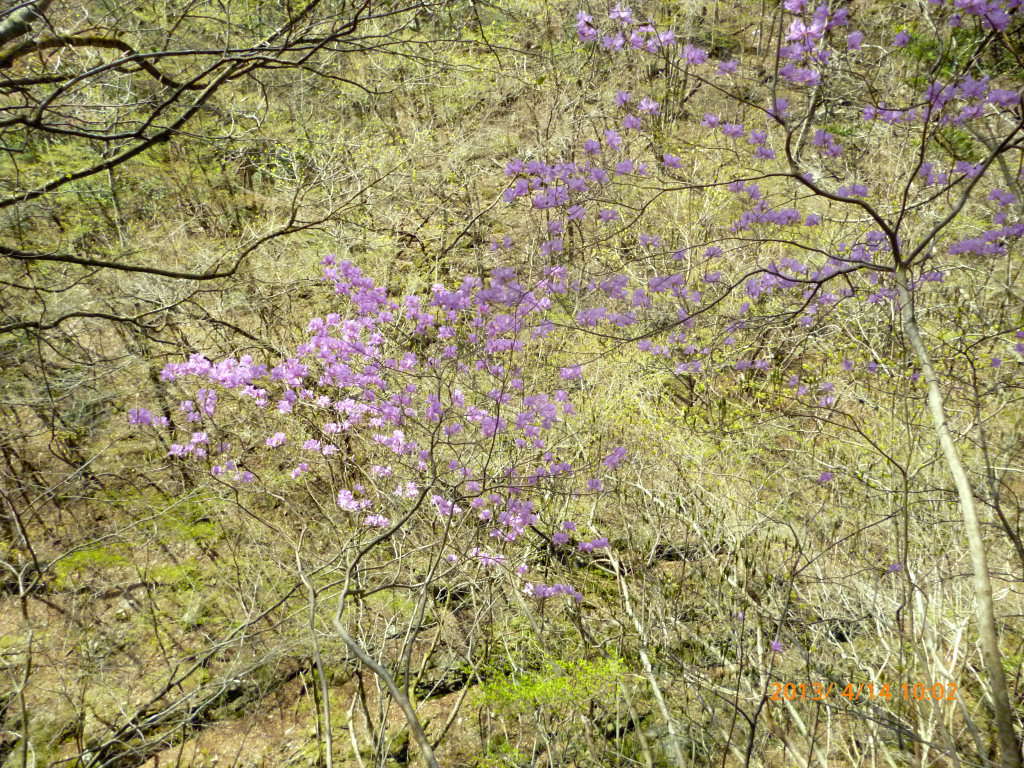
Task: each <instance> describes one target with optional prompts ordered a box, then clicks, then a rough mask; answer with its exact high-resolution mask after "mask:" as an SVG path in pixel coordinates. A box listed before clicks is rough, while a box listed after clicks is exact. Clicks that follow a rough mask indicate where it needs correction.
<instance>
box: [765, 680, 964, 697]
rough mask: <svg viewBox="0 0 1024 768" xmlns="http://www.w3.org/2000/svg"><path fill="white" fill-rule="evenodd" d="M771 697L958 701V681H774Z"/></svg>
mask: <svg viewBox="0 0 1024 768" xmlns="http://www.w3.org/2000/svg"><path fill="white" fill-rule="evenodd" d="M770 688H771V690H770V691H769V695H768V698H769V699H770V700H772V701H782V700H783V699H785V700H786V701H794V700H798V701H828V700H829V697H830V696H835V697H836V698H840V697H841V698H844V699H848V700H849V701H874V700H876V699H885V700H886V701H890V700H892V699H894V698H895V699H901V698H902V699H903V700H904V701H956V683H945V684H943V683H935V685H925V684H924V683H903V684H902V685H899V686H896V685H893V686H890V685H889V683H886V684H885V685H875V684H874V683H861V684H860V685H854V684H853V683H848V684H847V685H846V686H845V687H843V686H841V685H837V684H836V683H772V684H771V686H770Z"/></svg>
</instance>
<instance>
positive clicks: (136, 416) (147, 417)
mask: <svg viewBox="0 0 1024 768" xmlns="http://www.w3.org/2000/svg"><path fill="white" fill-rule="evenodd" d="M128 423H129V424H139V425H143V424H144V425H146V426H150V425H152V423H153V414H152V413H150V412H149V411H147V410H146V409H145V408H129V409H128Z"/></svg>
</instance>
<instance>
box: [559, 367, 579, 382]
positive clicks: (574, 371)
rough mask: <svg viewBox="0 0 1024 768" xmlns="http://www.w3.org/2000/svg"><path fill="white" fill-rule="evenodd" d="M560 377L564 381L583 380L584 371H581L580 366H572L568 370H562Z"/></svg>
mask: <svg viewBox="0 0 1024 768" xmlns="http://www.w3.org/2000/svg"><path fill="white" fill-rule="evenodd" d="M558 375H559V376H561V377H562V378H563V379H567V380H569V381H572V380H573V379H582V378H583V371H581V370H580V366H578V365H570V366H569V367H567V368H562V369H560V370H559V372H558Z"/></svg>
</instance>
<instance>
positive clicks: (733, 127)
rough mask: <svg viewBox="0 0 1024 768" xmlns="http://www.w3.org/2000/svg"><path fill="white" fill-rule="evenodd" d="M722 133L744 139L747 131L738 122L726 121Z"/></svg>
mask: <svg viewBox="0 0 1024 768" xmlns="http://www.w3.org/2000/svg"><path fill="white" fill-rule="evenodd" d="M722 133H724V134H725V135H726V136H728V137H729V138H732V139H742V138H743V135H744V134H745V133H746V131H744V130H743V126H742V125H737V124H736V123H726V124H725V125H723V126H722Z"/></svg>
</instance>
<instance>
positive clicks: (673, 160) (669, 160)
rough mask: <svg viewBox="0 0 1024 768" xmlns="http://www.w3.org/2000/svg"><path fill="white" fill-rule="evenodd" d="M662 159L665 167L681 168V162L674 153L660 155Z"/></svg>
mask: <svg viewBox="0 0 1024 768" xmlns="http://www.w3.org/2000/svg"><path fill="white" fill-rule="evenodd" d="M662 161H663V162H664V164H665V167H666V168H681V167H682V162H681V161H680V159H679V157H677V156H676V155H667V154H666V155H662Z"/></svg>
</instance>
